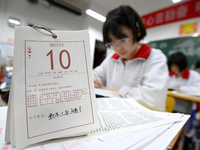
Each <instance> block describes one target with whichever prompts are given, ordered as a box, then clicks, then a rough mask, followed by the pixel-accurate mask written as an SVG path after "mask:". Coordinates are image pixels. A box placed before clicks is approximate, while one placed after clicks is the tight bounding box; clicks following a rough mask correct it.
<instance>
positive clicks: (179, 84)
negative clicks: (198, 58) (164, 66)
mask: <svg viewBox="0 0 200 150" xmlns="http://www.w3.org/2000/svg"><path fill="white" fill-rule="evenodd" d="M168 67H169V70H170V72H169V76H170V79H169V84H168V88H175V89H178V90H181V91H186V92H198V93H199V92H200V76H199V74H198V73H197V72H196V71H194V70H189V69H188V68H187V59H186V57H185V55H184V54H183V53H181V52H175V53H173V54H171V55H170V56H169V58H168Z"/></svg>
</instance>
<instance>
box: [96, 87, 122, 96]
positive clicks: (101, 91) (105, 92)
mask: <svg viewBox="0 0 200 150" xmlns="http://www.w3.org/2000/svg"><path fill="white" fill-rule="evenodd" d="M95 94H96V96H97V97H98V96H104V97H118V98H121V96H120V95H119V94H118V93H117V92H116V91H110V90H104V89H100V88H95Z"/></svg>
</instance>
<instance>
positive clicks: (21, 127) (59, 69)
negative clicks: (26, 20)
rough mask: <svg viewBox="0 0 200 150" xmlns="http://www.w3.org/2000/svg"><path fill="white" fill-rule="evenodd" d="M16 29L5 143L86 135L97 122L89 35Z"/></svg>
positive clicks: (27, 143)
mask: <svg viewBox="0 0 200 150" xmlns="http://www.w3.org/2000/svg"><path fill="white" fill-rule="evenodd" d="M41 30H42V29H40V30H36V29H34V28H31V27H17V28H16V29H15V47H14V70H13V77H12V86H11V92H10V93H11V96H10V100H9V108H8V115H9V116H8V118H9V121H10V123H8V125H7V129H6V130H7V133H6V138H5V139H6V142H11V144H12V146H16V147H17V148H19V149H21V148H24V147H26V146H28V145H31V144H34V143H38V142H41V141H45V140H49V139H54V138H61V137H71V136H77V135H84V134H87V133H89V132H90V131H91V130H92V129H95V127H96V124H97V113H96V102H95V94H94V85H93V79H92V72H91V70H92V68H91V62H90V57H91V55H90V51H89V37H88V32H87V31H86V30H83V31H56V30H55V31H54V30H53V31H52V32H53V33H54V34H56V35H57V38H55V39H54V38H52V37H51V36H50V35H49V34H48V33H47V32H45V33H44V31H41Z"/></svg>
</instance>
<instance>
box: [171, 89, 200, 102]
mask: <svg viewBox="0 0 200 150" xmlns="http://www.w3.org/2000/svg"><path fill="white" fill-rule="evenodd" d="M167 95H168V96H172V97H174V98H179V99H183V100H187V101H192V102H200V98H198V97H194V96H188V95H184V94H178V93H175V92H172V91H168V92H167Z"/></svg>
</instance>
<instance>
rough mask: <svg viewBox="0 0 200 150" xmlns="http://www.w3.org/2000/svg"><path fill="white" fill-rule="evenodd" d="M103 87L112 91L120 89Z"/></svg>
mask: <svg viewBox="0 0 200 150" xmlns="http://www.w3.org/2000/svg"><path fill="white" fill-rule="evenodd" d="M102 89H104V90H110V91H116V92H118V91H119V88H109V87H102Z"/></svg>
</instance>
